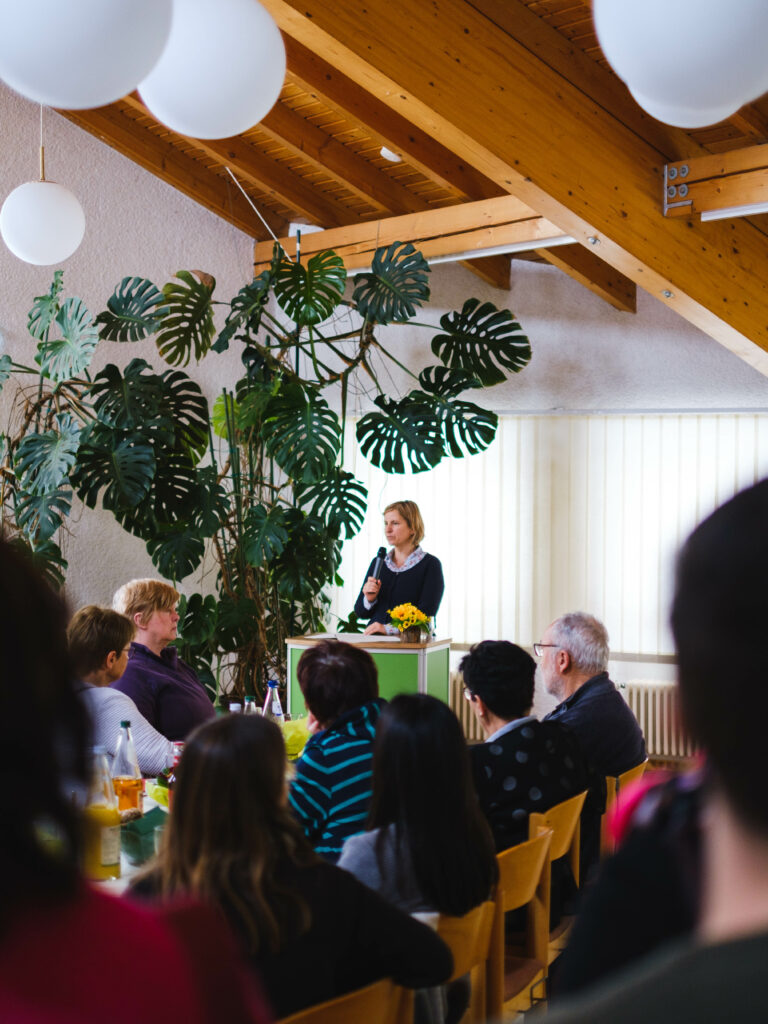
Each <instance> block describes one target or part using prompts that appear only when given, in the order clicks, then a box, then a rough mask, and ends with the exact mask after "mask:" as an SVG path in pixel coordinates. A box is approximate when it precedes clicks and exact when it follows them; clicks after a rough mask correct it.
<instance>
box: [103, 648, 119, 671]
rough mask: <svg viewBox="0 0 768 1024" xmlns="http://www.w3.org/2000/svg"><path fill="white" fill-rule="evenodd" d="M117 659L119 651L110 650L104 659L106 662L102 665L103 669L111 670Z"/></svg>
mask: <svg viewBox="0 0 768 1024" xmlns="http://www.w3.org/2000/svg"><path fill="white" fill-rule="evenodd" d="M116 661H117V651H110V652H109V654H108V655H107V656H106V658H105V659H104V664H103V665H102V669H104V670H106V671H107V672H109V671H110V669H111V668H112V666H113V665H114V664H115V662H116Z"/></svg>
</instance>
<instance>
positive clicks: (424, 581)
mask: <svg viewBox="0 0 768 1024" xmlns="http://www.w3.org/2000/svg"><path fill="white" fill-rule="evenodd" d="M375 561H376V559H375V558H374V559H373V561H372V562H371V564H370V565H369V566H368V572H367V573H366V574H365V579H366V580H367V579H368V577H369V576H370V575H371V573H372V572H373V566H374V563H375ZM444 590H445V583H444V582H443V567H442V566H441V565H440V559H439V558H435V556H434V555H424V557H423V558H422V559H421V561H420V562H417V563H416V565H414V566H411V568H410V569H406V570H405V572H392V570H391V569H388V568H387V567H386V565H383V566H382V569H381V589H380V590H379V596H378V597H377V599H376V601H375V603H374V605H373V607H372V608H371V609H370V610H369V609H367V608H366V607H365V604H364V602H363V590H362V587H361V588H360V593H359V595H358V597H357V601H355V614H356V615H357V617H358V618H359V619H370V620H371V622H383V623H387V622H389V609H390V608H396V607H397V605H399V604H405V603H406V602H410V603H411V604H415V605H416V607H417V608H418V609H419V611H422V612H424V614H425V615H429V616H430V617H431V618H434V616H435V615H436V614H437V609H438V608H439V607H440V602H441V600H442V598H443V591H444Z"/></svg>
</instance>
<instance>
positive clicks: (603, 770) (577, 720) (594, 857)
mask: <svg viewBox="0 0 768 1024" xmlns="http://www.w3.org/2000/svg"><path fill="white" fill-rule="evenodd" d="M533 646H534V652H535V653H536V655H537V657H539V658H540V664H539V667H538V669H537V670H536V678H537V680H540V681H541V682H542V683H543V684H544V687H545V689H546V690H547V692H548V693H551V694H552V696H554V697H557V698H558V700H559V701H560V703H559V704H558V705H557V707H556V708H555V709H554V711H550V713H549V714H548V715H545V716H544V721H545V722H560V724H561V725H564V726H566V728H568V729H570V731H571V732H572V733H573V734H574V735H575V737H576V739H577V741H578V744H579V746H580V747H581V752H582V754H583V756H584V760H585V762H586V766H587V771H588V772H589V773H590V775H591V776H593V778H594V779H595V781H594V782H593V784H592V786H591V787H590V792H589V795H588V796H587V800H586V802H585V804H584V810H583V812H582V817H581V873H582V877H584V878H585V877H586V876H587V874H588V873H589V871H590V869H591V868H592V867H593V866H594V865H596V864H597V861H598V857H599V851H600V816H601V815H602V813H603V811H604V810H605V776H606V775H621V773H622V772H625V771H627V770H628V769H629V768H634V767H635V765H638V764H640V763H641V762H642V761H644V760H645V759H646V751H645V740H644V739H643V733H642V730H641V729H640V726H639V725H638V723H637V719H636V718H635V716H634V715H633V714H632V711H631V709H630V707H629V705H628V704H627V702H626V701H625V700H624V698H623V697H622V696H621V694H620V693H619V691H618V690H617V689H616V686H615V684H614V683H612V682H611V680H610V679H609V678H608V672H607V670H606V667H607V665H608V633H607V631H606V628H605V626H604V625H603V624H602V622H599V621H598V620H597V619H596V618H594V616H592V615H586V614H585V613H584V612H571V613H570V614H569V615H562V616H561V617H560V618H559V619H556V620H555V621H554V622H553V623H552V625H551V626H550V627H549V628H548V629H547V630H546V632H545V633H544V636H543V638H542V640H541V643H538V644H534V645H533Z"/></svg>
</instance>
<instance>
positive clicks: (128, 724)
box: [120, 718, 131, 729]
mask: <svg viewBox="0 0 768 1024" xmlns="http://www.w3.org/2000/svg"><path fill="white" fill-rule="evenodd" d="M130 727H131V720H130V719H129V718H124V719H123V720H122V722H121V723H120V728H121V729H130Z"/></svg>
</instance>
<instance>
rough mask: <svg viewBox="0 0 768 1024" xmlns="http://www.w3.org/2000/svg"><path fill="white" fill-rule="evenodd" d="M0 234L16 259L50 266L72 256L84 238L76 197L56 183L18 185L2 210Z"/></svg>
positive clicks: (0, 211)
mask: <svg viewBox="0 0 768 1024" xmlns="http://www.w3.org/2000/svg"><path fill="white" fill-rule="evenodd" d="M0 234H2V236H3V241H4V242H5V244H6V245H7V246H8V248H9V249H10V250H11V252H12V253H13V255H14V256H18V258H19V259H20V260H24V262H25V263H34V264H36V265H37V266H49V265H50V264H52V263H62V262H63V261H64V260H65V259H67V258H68V257H69V256H71V255H72V253H73V252H74V251H75V250H76V249H77V247H78V246H79V245H80V243H81V242H82V240H83V235H84V234H85V214H84V213H83V208H82V206H81V205H80V203H79V202H78V200H77V197H76V196H75V195H73V193H72V192H70V191H69V189H68V188H64V186H63V185H58V184H57V183H56V182H55V181H28V182H27V183H26V184H25V185H19V187H18V188H15V189H14V190H13V192H11V194H10V195H9V196H8V198H7V199H6V200H5V202H4V203H3V206H2V209H0Z"/></svg>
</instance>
